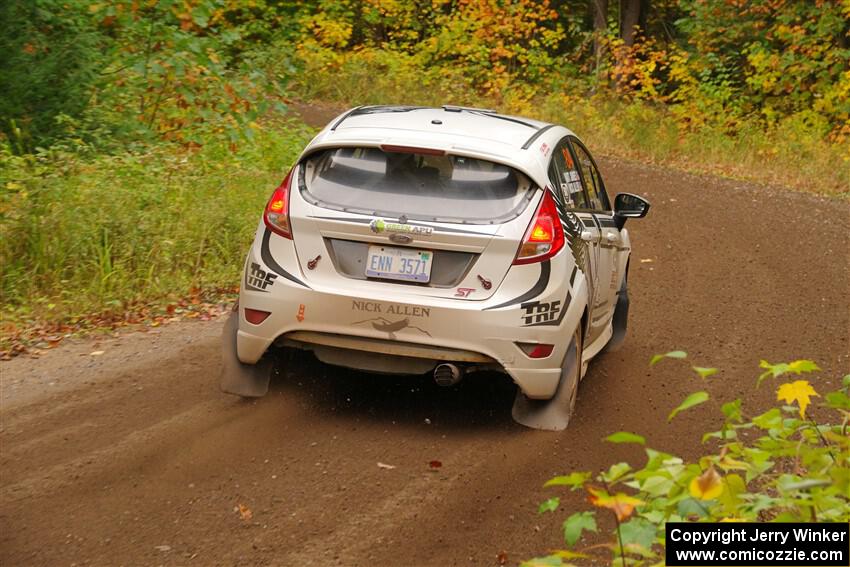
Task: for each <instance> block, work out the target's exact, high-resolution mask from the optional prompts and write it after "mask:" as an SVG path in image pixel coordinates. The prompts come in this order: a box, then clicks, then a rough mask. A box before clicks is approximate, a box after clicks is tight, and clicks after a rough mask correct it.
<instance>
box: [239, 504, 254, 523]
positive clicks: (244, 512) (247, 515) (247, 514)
mask: <svg viewBox="0 0 850 567" xmlns="http://www.w3.org/2000/svg"><path fill="white" fill-rule="evenodd" d="M236 511H237V512H239V517H240V518H242V520H243V521H245V522H247V521H248V520H250V519H251V518H253V517H254V513H253V512H252V511H251V509H250V508H248V507H247V506H245V505H244V504H237V505H236Z"/></svg>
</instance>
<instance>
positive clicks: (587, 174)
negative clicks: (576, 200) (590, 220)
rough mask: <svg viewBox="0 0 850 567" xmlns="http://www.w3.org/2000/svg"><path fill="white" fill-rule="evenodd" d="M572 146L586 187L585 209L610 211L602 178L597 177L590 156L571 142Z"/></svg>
mask: <svg viewBox="0 0 850 567" xmlns="http://www.w3.org/2000/svg"><path fill="white" fill-rule="evenodd" d="M572 146H573V149H574V150H575V152H576V158H577V159H578V163H579V167H580V168H581V174H582V177H584V182H585V185H586V187H587V196H588V197H589V206H588V207H587V208H590V209H593V210H595V211H609V210H611V207H610V206H609V205H608V195H606V194H605V187H604V186H603V185H602V177H601V176H600V175H599V170H598V169H596V165H595V164H594V163H593V160H592V159H591V157H590V154H589V153H588V152H587V150H586V149H585V148H584V146H582V145H581V144H578V143H576V142H573V144H572Z"/></svg>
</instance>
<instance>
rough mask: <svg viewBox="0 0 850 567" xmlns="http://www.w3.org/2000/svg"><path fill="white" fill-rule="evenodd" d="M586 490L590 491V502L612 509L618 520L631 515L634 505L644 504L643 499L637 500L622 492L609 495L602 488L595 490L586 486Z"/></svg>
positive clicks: (599, 506)
mask: <svg viewBox="0 0 850 567" xmlns="http://www.w3.org/2000/svg"><path fill="white" fill-rule="evenodd" d="M587 491H588V492H590V498H589V500H590V503H591V504H593V505H594V506H596V507H598V508H608V509H609V510H611V511H613V512H614V514H616V516H617V520H618V521H620V522H622V521H623V520H625V519H626V518H628V517H629V516H631V515H632V512H633V511H634V509H635V506H640V505H641V504H644V501H643V500H638V499H637V498H635V497H633V496H629V495H628V494H624V493H622V492H618V493H617V494H614V495H611V494H608V493H607V492H605V491H604V490H597V489H595V488H593V487H588V489H587Z"/></svg>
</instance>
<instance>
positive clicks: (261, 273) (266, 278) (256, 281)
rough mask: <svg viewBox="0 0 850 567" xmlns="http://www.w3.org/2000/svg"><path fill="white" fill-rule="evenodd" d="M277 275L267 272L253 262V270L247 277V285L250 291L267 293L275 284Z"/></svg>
mask: <svg viewBox="0 0 850 567" xmlns="http://www.w3.org/2000/svg"><path fill="white" fill-rule="evenodd" d="M276 278H277V274H272V273H269V272H266V271H265V270H263V269H262V268H260V265H259V264H257V263H256V262H251V270H250V272H249V273H248V274H246V275H245V285H246V287H247V288H248V289H252V290H255V291H266V288H267V287H268V286H270V285H272V284H273V283H274V280H275V279H276Z"/></svg>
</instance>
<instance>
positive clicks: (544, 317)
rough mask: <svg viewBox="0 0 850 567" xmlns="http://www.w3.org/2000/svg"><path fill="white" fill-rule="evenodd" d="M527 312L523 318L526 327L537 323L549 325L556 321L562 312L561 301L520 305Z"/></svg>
mask: <svg viewBox="0 0 850 567" xmlns="http://www.w3.org/2000/svg"><path fill="white" fill-rule="evenodd" d="M520 307H521V308H522V309H524V310H525V314H524V315H523V316H522V321H523V324H524V325H534V324H537V323H548V322H549V321H554V320H555V318H556V317H557V316H558V313H560V311H561V301H560V300H558V301H552V302H551V303H546V302H542V301H532V302H530V303H523V304H522V305H520Z"/></svg>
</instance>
